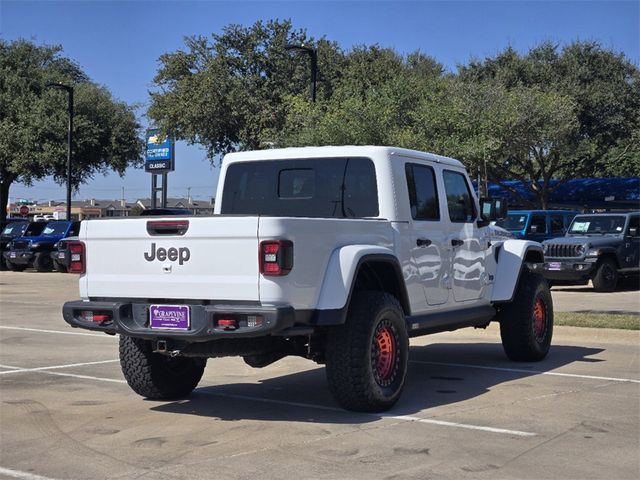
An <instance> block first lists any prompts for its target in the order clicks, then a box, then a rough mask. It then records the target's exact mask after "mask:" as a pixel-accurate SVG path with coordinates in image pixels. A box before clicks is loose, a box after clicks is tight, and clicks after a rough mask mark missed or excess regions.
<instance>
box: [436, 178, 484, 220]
mask: <svg viewBox="0 0 640 480" xmlns="http://www.w3.org/2000/svg"><path fill="white" fill-rule="evenodd" d="M443 178H444V189H445V192H446V194H447V209H448V210H449V219H450V220H451V221H452V222H454V223H469V222H473V221H474V220H475V219H476V209H475V206H474V204H473V197H472V196H471V191H470V190H469V185H468V184H467V180H466V178H465V176H464V175H463V174H461V173H458V172H452V171H450V170H445V171H444V172H443Z"/></svg>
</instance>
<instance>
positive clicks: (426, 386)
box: [151, 343, 605, 424]
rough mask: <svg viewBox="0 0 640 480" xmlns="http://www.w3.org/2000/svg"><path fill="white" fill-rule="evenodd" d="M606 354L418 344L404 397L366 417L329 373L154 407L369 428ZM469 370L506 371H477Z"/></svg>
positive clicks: (217, 390)
mask: <svg viewBox="0 0 640 480" xmlns="http://www.w3.org/2000/svg"><path fill="white" fill-rule="evenodd" d="M603 351H604V349H601V348H588V347H578V346H567V345H554V346H552V349H551V352H550V354H549V356H548V357H547V359H545V360H544V361H542V362H537V363H516V362H510V361H509V360H508V359H506V357H505V356H504V353H503V351H502V346H501V345H500V344H493V343H444V344H432V345H427V346H419V347H412V348H411V352H410V356H409V361H410V364H409V372H408V374H407V380H406V383H405V388H404V392H403V394H402V397H401V398H400V400H399V402H398V403H397V404H396V405H395V406H394V408H392V409H391V410H389V411H388V412H386V413H385V414H366V413H365V414H362V413H355V412H348V411H346V410H343V409H341V408H340V406H339V405H338V404H336V402H335V401H334V400H333V398H332V397H331V394H330V392H329V388H328V386H327V382H326V379H325V372H324V368H315V369H311V370H307V371H304V372H299V373H295V374H292V375H285V376H278V377H273V378H268V379H265V380H261V381H260V382H259V383H232V384H227V385H215V386H207V387H200V388H198V389H196V390H195V391H194V392H193V394H192V395H191V396H190V397H189V398H187V399H185V400H180V401H175V402H169V403H158V402H153V403H154V406H152V407H151V410H153V411H158V412H169V413H177V414H184V415H198V416H205V417H212V418H219V419H221V420H228V421H235V420H245V419H251V420H261V421H293V422H311V423H330V424H364V423H368V422H373V421H376V420H379V419H380V418H382V417H383V416H398V415H413V414H417V413H418V412H422V411H424V410H429V409H431V408H435V407H439V406H443V405H450V404H455V403H458V402H462V401H464V400H468V399H471V398H475V397H479V396H481V395H483V394H484V393H486V392H488V391H489V390H490V389H492V388H493V387H495V386H497V385H500V384H502V383H505V382H511V381H514V380H520V379H524V378H528V377H534V376H536V375H539V372H547V371H553V370H556V369H557V368H559V367H563V366H566V365H570V364H572V363H575V362H587V363H597V362H603V361H605V360H602V359H597V358H589V357H591V356H592V355H596V354H598V353H601V352H603ZM209 362H210V363H209V366H208V368H215V367H214V365H215V359H214V360H210V361H209ZM469 365H474V366H477V367H491V368H498V369H505V370H493V369H489V368H472V367H469ZM267 368H268V367H267ZM507 369H510V370H507ZM527 370H531V373H529V372H528V371H527ZM265 372H268V370H265ZM523 386H524V387H528V386H530V385H528V384H527V385H523ZM426 413H427V415H426V416H428V412H426ZM423 416H424V413H423Z"/></svg>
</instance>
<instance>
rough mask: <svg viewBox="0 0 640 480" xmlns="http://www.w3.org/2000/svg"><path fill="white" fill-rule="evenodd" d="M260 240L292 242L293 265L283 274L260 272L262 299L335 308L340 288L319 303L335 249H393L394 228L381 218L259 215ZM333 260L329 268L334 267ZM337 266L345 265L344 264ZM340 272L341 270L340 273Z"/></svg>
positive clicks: (299, 306)
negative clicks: (276, 216) (353, 247)
mask: <svg viewBox="0 0 640 480" xmlns="http://www.w3.org/2000/svg"><path fill="white" fill-rule="evenodd" d="M259 232H260V234H259V241H263V240H273V239H283V240H291V241H292V242H293V252H294V253H293V255H294V257H293V269H292V270H291V272H290V273H289V274H288V275H286V276H283V277H270V276H263V275H261V276H260V285H259V288H260V301H261V302H262V303H267V304H269V303H288V304H290V305H292V306H293V307H294V308H296V309H315V308H338V307H341V306H343V305H344V302H345V300H346V297H345V298H341V297H340V295H343V294H344V292H343V293H342V294H340V291H336V295H335V296H334V297H332V301H331V302H323V303H322V304H321V305H320V304H319V299H320V293H321V291H322V289H323V288H324V284H325V281H326V279H327V278H328V277H330V276H331V275H332V274H331V273H330V272H329V271H328V268H329V264H330V260H331V257H332V255H333V254H334V252H336V251H337V250H339V249H340V248H342V247H345V246H347V245H354V246H358V245H369V246H376V247H380V248H381V249H382V250H384V251H385V252H390V251H392V250H393V232H392V229H391V225H390V223H389V222H387V221H384V220H374V219H371V220H358V219H323V218H274V217H261V218H260V225H259ZM334 263H335V262H332V268H333V267H335V266H336V265H334ZM340 265H341V264H340V262H338V264H337V266H338V267H339V268H347V267H349V266H350V265H349V264H348V262H347V263H346V264H345V266H340ZM340 275H341V274H340ZM327 281H328V280H327Z"/></svg>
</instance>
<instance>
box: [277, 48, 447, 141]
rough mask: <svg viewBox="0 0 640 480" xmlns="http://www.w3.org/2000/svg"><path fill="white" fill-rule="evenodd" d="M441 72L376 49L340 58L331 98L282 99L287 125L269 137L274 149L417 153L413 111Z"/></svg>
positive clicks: (426, 60) (417, 58)
mask: <svg viewBox="0 0 640 480" xmlns="http://www.w3.org/2000/svg"><path fill="white" fill-rule="evenodd" d="M442 73H443V68H442V66H441V65H440V64H438V63H437V62H435V60H433V59H431V58H430V57H426V56H424V55H422V54H420V53H414V54H411V55H409V56H407V57H403V56H402V55H399V54H398V53H397V52H395V51H394V50H392V49H384V48H380V47H378V46H372V47H364V46H361V47H356V48H355V49H354V50H353V51H351V52H349V53H348V54H346V55H345V59H344V67H343V71H342V74H341V76H340V78H339V79H338V80H336V82H335V87H334V89H333V94H332V95H331V96H330V97H326V98H323V99H321V100H319V101H318V102H317V103H316V104H310V103H309V102H307V101H306V100H305V98H304V97H301V96H299V95H298V96H289V97H287V99H286V107H287V108H286V109H287V112H288V116H287V122H286V123H285V125H284V127H283V128H282V129H281V130H280V131H278V132H271V134H272V135H273V136H274V138H276V141H275V144H276V145H278V146H301V145H312V144H313V145H397V146H402V147H407V148H420V147H421V143H420V141H419V139H418V138H417V137H415V136H413V135H412V126H413V123H414V121H415V115H414V114H415V111H416V106H417V105H418V104H419V103H420V101H421V99H422V97H423V96H425V95H426V94H427V93H426V92H428V91H430V89H431V88H434V87H433V85H432V84H437V82H439V81H440V79H441V76H442Z"/></svg>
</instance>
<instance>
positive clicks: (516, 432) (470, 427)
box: [382, 415, 536, 437]
mask: <svg viewBox="0 0 640 480" xmlns="http://www.w3.org/2000/svg"><path fill="white" fill-rule="evenodd" d="M382 416H383V417H384V416H386V415H382ZM388 418H395V419H396V420H407V421H409V422H419V423H429V424H432V425H442V426H444V427H457V428H466V429H467V430H480V431H482V432H491V433H505V434H507V435H516V436H518V437H535V436H536V434H535V433H533V432H522V431H520V430H508V429H506V428H494V427H485V426H483V425H469V424H466V423H456V422H445V421H443V420H435V419H433V418H421V417H415V416H413V415H397V416H389V417H388Z"/></svg>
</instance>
